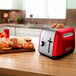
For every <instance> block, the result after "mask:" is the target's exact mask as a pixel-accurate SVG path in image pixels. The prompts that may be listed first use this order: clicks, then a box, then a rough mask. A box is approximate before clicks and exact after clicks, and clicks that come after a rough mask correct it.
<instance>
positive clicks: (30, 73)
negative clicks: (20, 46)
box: [0, 37, 76, 76]
mask: <svg viewBox="0 0 76 76" xmlns="http://www.w3.org/2000/svg"><path fill="white" fill-rule="evenodd" d="M32 39H33V41H34V42H35V45H36V46H35V48H36V51H35V52H23V53H13V54H2V55H0V73H3V74H9V75H13V76H51V75H52V76H76V51H74V52H73V53H72V54H70V55H68V56H66V57H64V58H62V59H59V60H52V59H51V58H48V57H45V56H43V55H40V54H39V52H38V45H37V44H38V38H36V37H33V38H32Z"/></svg>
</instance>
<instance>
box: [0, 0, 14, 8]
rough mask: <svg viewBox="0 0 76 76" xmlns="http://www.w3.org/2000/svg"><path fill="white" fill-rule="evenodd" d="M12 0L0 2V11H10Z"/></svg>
mask: <svg viewBox="0 0 76 76" xmlns="http://www.w3.org/2000/svg"><path fill="white" fill-rule="evenodd" d="M12 8H13V0H0V9H12Z"/></svg>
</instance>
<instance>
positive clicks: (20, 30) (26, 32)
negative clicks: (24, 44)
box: [16, 28, 41, 37]
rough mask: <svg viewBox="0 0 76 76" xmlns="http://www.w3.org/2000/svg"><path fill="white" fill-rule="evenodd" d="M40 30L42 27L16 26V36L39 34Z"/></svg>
mask: <svg viewBox="0 0 76 76" xmlns="http://www.w3.org/2000/svg"><path fill="white" fill-rule="evenodd" d="M40 31H41V30H40V29H31V28H16V36H23V37H24V36H25V37H27V36H39V35H40Z"/></svg>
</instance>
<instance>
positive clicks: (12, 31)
mask: <svg viewBox="0 0 76 76" xmlns="http://www.w3.org/2000/svg"><path fill="white" fill-rule="evenodd" d="M7 28H8V29H9V32H10V36H15V28H14V27H7Z"/></svg>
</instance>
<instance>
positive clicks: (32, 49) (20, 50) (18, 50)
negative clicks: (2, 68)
mask: <svg viewBox="0 0 76 76" xmlns="http://www.w3.org/2000/svg"><path fill="white" fill-rule="evenodd" d="M33 51H35V48H31V49H12V50H8V51H4V50H0V54H8V53H19V52H33Z"/></svg>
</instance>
